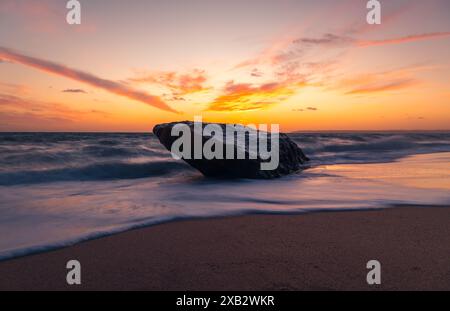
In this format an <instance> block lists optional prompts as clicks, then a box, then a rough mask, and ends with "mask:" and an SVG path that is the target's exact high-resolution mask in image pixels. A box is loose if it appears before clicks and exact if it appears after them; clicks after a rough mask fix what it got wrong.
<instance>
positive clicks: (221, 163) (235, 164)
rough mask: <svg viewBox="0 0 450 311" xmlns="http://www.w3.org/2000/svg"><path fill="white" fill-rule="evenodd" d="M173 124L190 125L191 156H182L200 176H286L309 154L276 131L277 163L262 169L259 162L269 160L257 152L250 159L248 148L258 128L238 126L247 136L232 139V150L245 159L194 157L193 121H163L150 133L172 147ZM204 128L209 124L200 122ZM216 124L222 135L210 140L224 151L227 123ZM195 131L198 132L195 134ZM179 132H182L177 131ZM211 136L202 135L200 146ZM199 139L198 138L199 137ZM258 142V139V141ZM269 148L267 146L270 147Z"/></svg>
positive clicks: (302, 165) (265, 177)
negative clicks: (273, 166)
mask: <svg viewBox="0 0 450 311" xmlns="http://www.w3.org/2000/svg"><path fill="white" fill-rule="evenodd" d="M176 124H185V125H187V126H188V127H189V128H190V135H191V142H192V143H191V151H192V153H191V156H189V157H187V158H186V157H181V158H182V159H183V160H184V161H186V162H187V163H188V164H190V165H191V166H193V167H194V168H196V169H198V170H199V171H200V172H201V173H202V174H203V175H205V176H208V177H220V178H252V179H270V178H276V177H281V176H283V175H287V174H290V173H293V172H296V171H299V170H301V169H302V168H304V167H305V165H304V164H305V163H306V162H307V161H309V159H308V157H306V156H305V155H304V153H303V152H302V150H301V149H300V148H299V147H298V146H297V144H296V143H294V142H293V141H292V140H291V139H290V138H289V137H288V136H287V135H286V134H283V133H280V134H279V165H278V166H277V167H276V168H275V169H272V170H262V169H261V163H263V162H266V163H267V162H270V159H268V160H263V159H261V157H260V154H259V153H257V158H256V159H249V153H250V152H252V151H253V149H250V150H249V141H250V138H249V137H251V135H255V136H252V137H253V138H254V137H258V133H259V132H258V131H256V130H252V129H250V128H248V127H240V128H239V131H242V132H243V133H244V135H245V137H246V143H245V144H242V142H241V144H239V143H238V141H237V139H234V148H235V149H234V150H235V153H236V150H237V149H239V150H241V151H242V152H244V153H245V159H236V156H235V157H234V159H226V158H223V159H210V160H208V159H205V158H204V157H202V158H201V159H194V156H193V154H194V152H193V150H194V147H193V146H194V136H195V135H197V137H196V138H199V137H200V135H201V134H200V135H199V134H198V133H197V132H198V131H197V132H195V131H194V122H191V121H182V122H173V123H164V124H158V125H156V126H155V127H154V128H153V133H154V134H155V135H156V136H157V137H158V139H159V140H160V142H161V143H162V144H163V145H164V146H165V147H166V148H167V149H168V150H169V151H171V150H172V149H171V148H172V144H173V143H174V142H175V141H176V140H177V139H178V138H179V136H172V135H171V133H172V128H173V127H174V126H175V125H176ZM201 124H202V126H203V128H204V127H205V126H206V125H208V124H211V123H201ZM214 124H215V126H220V128H221V129H222V131H223V133H224V135H223V136H217V135H213V137H214V138H213V139H215V140H217V141H218V143H220V144H222V146H223V151H224V152H225V150H226V148H227V146H228V145H227V144H226V143H227V141H226V127H227V125H226V124H216V123H214ZM194 133H197V134H194ZM180 135H181V134H180ZM209 139H211V136H203V135H201V141H202V146H203V145H204V143H205V142H206V141H208V140H209ZM199 141H200V140H199ZM267 142H268V146H271V135H270V133H269V134H268V135H267ZM258 143H259V141H258ZM269 150H270V147H269Z"/></svg>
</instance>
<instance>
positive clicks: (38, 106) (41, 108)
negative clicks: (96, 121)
mask: <svg viewBox="0 0 450 311" xmlns="http://www.w3.org/2000/svg"><path fill="white" fill-rule="evenodd" d="M0 108H1V111H2V114H3V113H9V114H18V115H23V114H27V115H30V114H33V116H34V117H35V118H40V119H46V118H54V119H55V118H57V119H65V120H69V119H70V120H74V121H75V120H78V119H79V117H80V116H83V115H89V114H91V113H100V111H99V110H96V111H95V112H93V111H90V110H89V111H81V110H76V109H72V108H70V107H67V106H65V105H63V104H60V103H56V102H46V101H39V100H35V99H30V98H27V97H22V96H17V95H11V94H6V93H0ZM101 113H102V114H105V113H106V112H101Z"/></svg>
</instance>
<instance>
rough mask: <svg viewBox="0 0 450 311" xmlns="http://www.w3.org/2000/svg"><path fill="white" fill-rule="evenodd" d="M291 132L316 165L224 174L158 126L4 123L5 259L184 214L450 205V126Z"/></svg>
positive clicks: (0, 171)
mask: <svg viewBox="0 0 450 311" xmlns="http://www.w3.org/2000/svg"><path fill="white" fill-rule="evenodd" d="M289 136H290V137H291V138H292V139H293V140H294V141H295V142H296V143H297V144H298V145H299V146H300V147H301V148H302V149H303V151H304V152H305V154H306V155H307V156H308V157H310V158H311V162H310V163H309V168H308V169H306V170H304V171H302V172H299V173H297V174H293V175H290V176H286V177H283V178H280V179H274V180H244V179H241V180H217V179H208V178H205V177H203V176H202V175H201V174H200V173H199V172H198V171H196V170H195V169H192V168H191V167H190V166H189V165H187V164H185V163H184V162H182V161H177V160H174V159H172V157H171V155H170V153H169V152H168V151H167V150H166V149H165V148H164V147H163V146H162V145H161V144H160V143H159V141H158V140H157V138H155V136H154V135H153V134H134V133H133V134H129V133H123V134H121V133H0V260H4V259H8V258H12V257H16V256H22V255H26V254H30V253H34V252H39V251H44V250H49V249H53V248H57V247H62V246H66V245H71V244H73V243H76V242H79V241H83V240H87V239H92V238H97V237H101V236H105V235H109V234H113V233H117V232H121V231H125V230H129V229H132V228H138V227H142V226H148V225H152V224H158V223H162V222H167V221H172V220H178V219H187V218H200V217H215V216H225V215H241V214H248V213H305V212H312V211H320V210H349V209H371V208H382V207H390V206H402V205H419V206H427V205H428V206H430V205H433V206H436V205H442V206H445V205H450V132H380V133H376V132H340V133H331V132H330V133H324V132H321V133H291V134H289Z"/></svg>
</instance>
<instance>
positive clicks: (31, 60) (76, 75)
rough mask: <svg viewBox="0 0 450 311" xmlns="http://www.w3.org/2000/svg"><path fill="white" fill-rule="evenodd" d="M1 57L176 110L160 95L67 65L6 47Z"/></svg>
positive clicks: (164, 108)
mask: <svg viewBox="0 0 450 311" xmlns="http://www.w3.org/2000/svg"><path fill="white" fill-rule="evenodd" d="M0 57H1V58H3V59H7V60H9V61H12V62H15V63H20V64H22V65H25V66H29V67H32V68H36V69H39V70H41V71H44V72H48V73H52V74H56V75H59V76H62V77H65V78H69V79H72V80H75V81H79V82H83V83H86V84H88V85H90V86H94V87H97V88H100V89H103V90H106V91H108V92H110V93H113V94H116V95H120V96H124V97H127V98H130V99H133V100H136V101H139V102H142V103H145V104H148V105H150V106H153V107H156V108H159V109H161V110H165V111H170V112H176V111H175V110H174V109H172V108H171V107H170V106H168V105H167V104H166V103H165V102H164V101H162V100H161V99H160V98H159V97H157V96H153V95H151V94H148V93H146V92H143V91H139V90H135V89H133V88H131V87H129V86H127V85H125V84H123V83H119V82H116V81H111V80H106V79H102V78H99V77H97V76H95V75H93V74H90V73H87V72H84V71H80V70H76V69H72V68H69V67H67V66H65V65H61V64H57V63H54V62H51V61H47V60H44V59H39V58H35V57H31V56H27V55H24V54H21V53H18V52H15V51H13V50H11V49H8V48H5V47H0Z"/></svg>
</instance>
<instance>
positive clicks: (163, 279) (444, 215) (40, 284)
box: [0, 207, 450, 290]
mask: <svg viewBox="0 0 450 311" xmlns="http://www.w3.org/2000/svg"><path fill="white" fill-rule="evenodd" d="M70 259H77V260H79V261H80V262H81V265H82V285H80V286H68V285H66V272H67V270H66V268H65V265H66V262H67V261H68V260H70ZM371 259H377V260H379V261H380V262H381V264H382V284H381V285H379V286H372V287H369V286H368V285H367V283H366V274H367V272H368V270H367V269H366V263H367V261H369V260H371ZM0 289H1V290H22V289H27V290H38V289H39V290H66V289H70V290H73V289H75V290H76V289H83V290H100V289H102V290H371V289H384V290H431V289H434V290H450V208H435V207H429V208H407V207H399V208H393V209H386V210H376V211H357V212H325V213H312V214H304V215H249V216H238V217H230V218H218V219H202V220H188V221H178V222H172V223H167V224H162V225H158V226H154V227H149V228H144V229H138V230H133V231H129V232H125V233H121V234H117V235H114V236H110V237H106V238H102V239H98V240H92V241H88V242H84V243H80V244H77V245H74V246H71V247H67V248H64V249H60V250H56V251H52V252H47V253H42V254H37V255H32V256H27V257H22V258H17V259H13V260H8V261H3V262H0Z"/></svg>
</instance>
